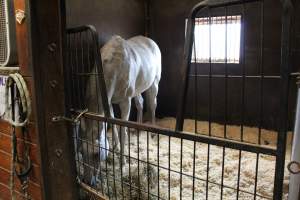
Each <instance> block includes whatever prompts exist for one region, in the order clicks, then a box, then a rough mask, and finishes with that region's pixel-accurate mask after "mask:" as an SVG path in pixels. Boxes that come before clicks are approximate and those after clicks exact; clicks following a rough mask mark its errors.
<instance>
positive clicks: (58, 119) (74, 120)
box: [52, 109, 88, 124]
mask: <svg viewBox="0 0 300 200" xmlns="http://www.w3.org/2000/svg"><path fill="white" fill-rule="evenodd" d="M87 112H88V109H85V110H83V111H81V112H80V113H79V114H78V115H77V116H76V117H74V118H69V117H66V116H54V117H52V122H61V121H67V122H71V123H73V124H76V123H77V122H79V120H80V118H81V117H82V116H83V115H84V114H85V113H87Z"/></svg>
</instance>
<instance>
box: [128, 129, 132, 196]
mask: <svg viewBox="0 0 300 200" xmlns="http://www.w3.org/2000/svg"><path fill="white" fill-rule="evenodd" d="M130 135H131V132H130V128H128V174H129V197H130V199H132V187H131V182H132V181H131V179H132V177H131V167H130V165H131V155H130V154H131V153H130V150H131V149H130V146H131V145H130Z"/></svg>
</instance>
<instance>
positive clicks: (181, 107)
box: [175, 0, 261, 131]
mask: <svg viewBox="0 0 300 200" xmlns="http://www.w3.org/2000/svg"><path fill="white" fill-rule="evenodd" d="M260 1H261V0H237V1H233V0H205V1H202V2H201V3H199V4H197V5H196V6H195V7H194V8H193V9H192V11H191V13H190V15H189V18H188V23H187V32H186V40H185V44H184V56H183V63H182V69H184V71H183V72H182V77H183V80H182V88H181V93H180V97H179V104H178V109H177V116H176V127H175V129H176V130H177V131H182V130H183V123H184V114H185V105H186V98H187V90H188V76H189V73H190V68H191V58H192V51H193V43H194V31H195V19H196V17H197V14H198V13H199V12H200V11H204V10H206V9H212V8H220V7H226V6H233V5H241V4H245V3H252V2H260Z"/></svg>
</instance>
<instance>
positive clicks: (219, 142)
mask: <svg viewBox="0 0 300 200" xmlns="http://www.w3.org/2000/svg"><path fill="white" fill-rule="evenodd" d="M74 113H75V114H79V113H82V111H74ZM83 116H84V117H85V118H88V119H91V120H96V121H105V122H108V123H111V124H116V125H119V126H123V127H128V128H132V129H138V130H139V131H146V132H151V133H157V134H160V135H164V136H170V137H172V138H178V139H183V140H188V141H195V142H200V143H205V144H211V145H215V146H219V147H226V148H231V149H236V150H241V151H247V152H251V153H262V154H266V155H270V156H276V155H277V151H276V149H274V148H271V147H265V146H262V145H256V144H249V143H245V142H239V141H233V140H229V139H223V138H218V137H214V136H205V135H194V134H189V133H185V132H180V131H172V130H169V129H165V128H160V127H159V128H158V127H155V126H152V125H148V124H139V123H136V122H131V121H123V120H120V119H116V118H109V119H108V118H106V117H105V116H103V115H99V114H97V113H92V112H87V113H85V114H83Z"/></svg>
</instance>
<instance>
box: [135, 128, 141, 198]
mask: <svg viewBox="0 0 300 200" xmlns="http://www.w3.org/2000/svg"><path fill="white" fill-rule="evenodd" d="M136 130H137V154H138V155H137V162H138V163H137V164H138V165H137V166H138V167H137V168H138V191H137V192H138V197H139V199H141V183H140V130H138V129H136Z"/></svg>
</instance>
